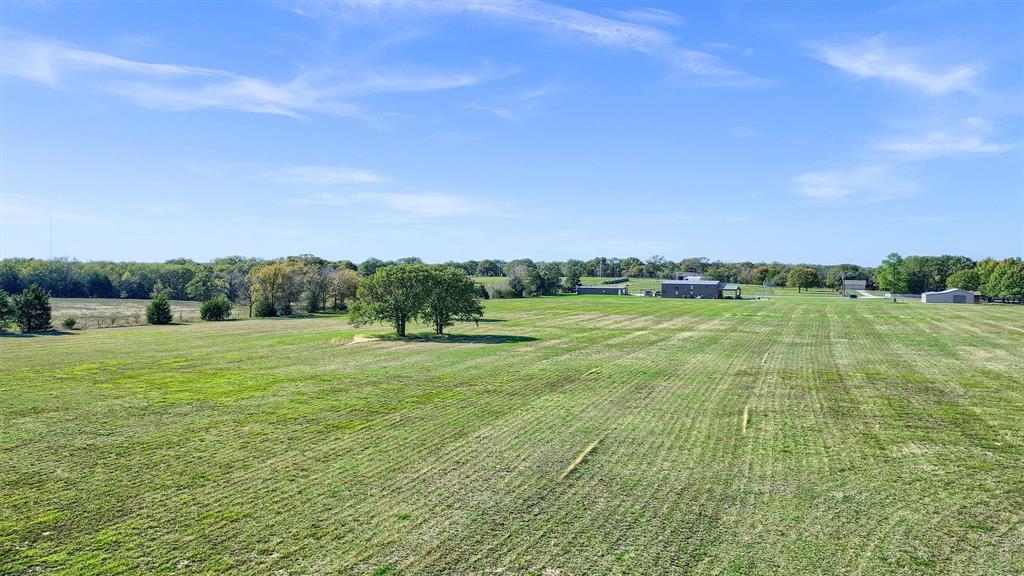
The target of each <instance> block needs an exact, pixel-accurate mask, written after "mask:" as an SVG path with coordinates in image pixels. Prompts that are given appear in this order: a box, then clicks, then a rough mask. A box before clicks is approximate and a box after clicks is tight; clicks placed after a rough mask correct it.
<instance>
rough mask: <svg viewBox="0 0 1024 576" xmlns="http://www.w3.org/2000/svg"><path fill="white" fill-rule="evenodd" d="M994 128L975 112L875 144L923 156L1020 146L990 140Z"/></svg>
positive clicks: (993, 151) (880, 147)
mask: <svg viewBox="0 0 1024 576" xmlns="http://www.w3.org/2000/svg"><path fill="white" fill-rule="evenodd" d="M991 131H992V128H991V127H990V126H989V124H988V122H987V121H986V120H985V119H984V118H979V117H977V116H972V117H970V118H964V119H963V120H961V121H960V122H957V123H954V124H952V125H949V126H946V127H944V128H942V129H939V130H931V131H927V132H924V133H922V134H915V135H911V136H903V137H898V138H891V139H889V140H885V141H882V142H879V143H878V144H876V145H875V147H876V148H877V149H879V150H886V151H890V152H901V153H904V154H907V155H910V156H914V157H919V158H934V157H939V156H952V155H957V154H1001V153H1003V152H1009V151H1010V150H1013V149H1015V148H1017V147H1018V145H1017V144H1007V143H999V142H992V141H990V140H989V139H988V134H989V133H990V132H991Z"/></svg>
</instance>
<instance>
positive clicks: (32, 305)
mask: <svg viewBox="0 0 1024 576" xmlns="http://www.w3.org/2000/svg"><path fill="white" fill-rule="evenodd" d="M15 308H16V312H15V314H16V318H15V320H16V321H17V323H18V327H19V328H21V331H22V332H38V331H40V330H49V329H50V328H52V327H53V326H52V325H51V324H50V294H49V293H48V292H47V291H46V290H43V288H42V287H41V286H40V285H39V284H32V285H31V286H29V287H28V288H26V289H25V291H24V292H22V293H21V296H19V297H18V298H17V300H16V302H15Z"/></svg>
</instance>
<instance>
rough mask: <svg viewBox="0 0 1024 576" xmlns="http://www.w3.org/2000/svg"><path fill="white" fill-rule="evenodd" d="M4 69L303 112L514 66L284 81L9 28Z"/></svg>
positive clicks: (465, 81) (200, 103)
mask: <svg viewBox="0 0 1024 576" xmlns="http://www.w3.org/2000/svg"><path fill="white" fill-rule="evenodd" d="M5 36H6V37H5V39H4V45H3V50H4V56H5V57H4V58H3V68H2V69H0V73H2V74H4V75H8V76H18V77H22V78H27V79H30V80H34V81H37V82H43V83H46V84H49V85H52V86H64V85H65V84H67V83H70V82H72V81H76V80H78V79H79V78H85V79H86V80H89V81H92V82H93V83H95V84H97V85H98V89H100V90H102V91H106V92H109V93H113V94H117V95H119V96H122V97H124V98H126V99H128V100H130V101H132V102H133V103H135V104H138V105H140V106H144V107H148V108H155V109H160V110H197V109H228V110H239V111H245V112H258V113H266V114H282V115H286V116H293V117H299V116H301V115H302V114H303V113H306V112H321V113H329V114H337V115H347V116H360V115H362V114H363V113H362V112H361V110H360V108H359V106H358V105H357V104H355V103H354V102H353V100H354V99H358V98H360V97H365V96H370V95H375V94H385V93H399V92H428V91H438V90H449V89H454V88H462V87H467V86H473V85H476V84H480V83H482V82H485V81H488V80H491V79H494V78H498V77H503V76H506V75H508V74H510V73H511V72H509V71H503V72H496V71H493V70H489V69H483V70H481V71H477V72H458V73H443V72H422V71H416V70H394V71H389V72H387V73H381V72H359V73H352V72H348V73H341V72H337V71H332V70H320V71H312V72H304V73H302V74H299V75H297V76H296V77H294V78H293V79H291V80H288V81H284V82H278V81H273V80H268V79H263V78H255V77H252V76H245V75H241V74H235V73H232V72H229V71H226V70H219V69H215V68H206V67H198V66H185V65H178V64H161V63H151V62H142V61H137V60H129V59H125V58H120V57H117V56H114V55H110V54H104V53H101V52H94V51H90V50H83V49H80V48H77V47H74V46H70V45H67V44H64V43H61V42H58V41H55V40H48V39H39V38H34V37H29V36H25V35H21V34H18V33H7V34H5Z"/></svg>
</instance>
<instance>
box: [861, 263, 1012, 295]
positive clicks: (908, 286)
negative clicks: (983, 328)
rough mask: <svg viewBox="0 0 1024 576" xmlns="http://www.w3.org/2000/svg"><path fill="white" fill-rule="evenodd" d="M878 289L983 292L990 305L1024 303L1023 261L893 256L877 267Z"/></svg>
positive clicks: (917, 291) (892, 291)
mask: <svg viewBox="0 0 1024 576" xmlns="http://www.w3.org/2000/svg"><path fill="white" fill-rule="evenodd" d="M877 283H878V287H879V288H881V289H882V290H887V291H889V292H891V293H893V294H907V293H909V294H921V293H922V292H934V291H939V290H944V289H947V288H963V289H964V290H971V291H974V292H981V294H982V296H984V297H986V298H988V299H989V300H990V301H991V300H994V299H998V300H1002V301H1006V302H1019V303H1024V261H1022V260H1021V259H1020V258H1006V259H1003V260H995V259H992V258H986V259H984V260H980V261H978V262H975V261H974V260H971V259H970V258H965V257H963V256H908V257H907V258H904V257H902V256H900V254H899V253H897V252H893V253H892V254H889V255H888V256H886V258H885V260H883V261H882V263H881V265H879V267H878V272H877Z"/></svg>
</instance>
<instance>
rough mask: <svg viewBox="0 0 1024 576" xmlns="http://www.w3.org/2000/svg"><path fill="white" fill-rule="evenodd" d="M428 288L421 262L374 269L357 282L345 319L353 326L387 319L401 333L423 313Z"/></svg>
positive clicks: (429, 279) (426, 269)
mask: <svg viewBox="0 0 1024 576" xmlns="http://www.w3.org/2000/svg"><path fill="white" fill-rule="evenodd" d="M431 289H432V283H431V273H430V269H429V268H427V267H426V266H425V265H423V264H398V265H395V266H385V267H383V268H378V269H377V270H376V271H375V272H374V273H373V274H372V275H371V276H369V277H366V278H363V280H362V282H360V283H359V288H358V290H357V292H356V301H355V302H354V303H353V304H352V309H351V311H350V312H349V320H350V321H351V322H352V323H353V324H356V325H357V326H358V325H362V324H370V323H375V322H387V323H389V324H391V325H392V326H393V327H394V328H395V333H396V334H398V335H399V336H405V329H406V325H407V324H408V323H409V322H410V321H413V320H415V319H416V318H418V317H419V316H420V315H421V314H422V313H423V311H424V308H425V307H426V305H427V299H428V298H429V296H430V291H431Z"/></svg>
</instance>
